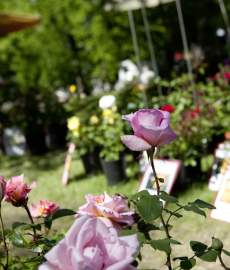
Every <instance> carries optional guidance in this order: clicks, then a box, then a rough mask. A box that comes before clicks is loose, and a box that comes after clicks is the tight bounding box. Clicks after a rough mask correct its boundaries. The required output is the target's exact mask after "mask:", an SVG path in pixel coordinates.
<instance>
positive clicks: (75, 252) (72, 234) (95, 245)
mask: <svg viewBox="0 0 230 270" xmlns="http://www.w3.org/2000/svg"><path fill="white" fill-rule="evenodd" d="M138 247H139V242H138V238H137V235H136V234H133V235H129V236H123V237H119V236H118V234H117V231H116V230H115V229H114V228H107V227H106V225H105V224H104V223H103V222H102V221H101V220H100V219H99V218H90V217H89V216H87V215H85V216H83V217H80V218H78V219H77V220H76V221H75V222H74V224H73V225H72V227H71V228H70V230H69V231H68V232H67V234H66V235H65V238H64V239H62V240H61V241H60V242H59V243H58V244H57V245H56V246H55V247H53V248H52V249H51V250H50V251H49V252H48V253H47V254H46V255H45V258H46V260H47V261H46V262H45V263H43V264H41V265H40V266H39V267H38V269H39V270H47V269H50V270H51V269H52V270H53V269H66V270H67V269H68V270H73V269H78V270H86V269H92V270H93V269H94V270H96V269H98V270H101V269H105V270H106V269H108V270H137V269H136V268H135V267H133V266H131V265H130V264H131V263H132V262H133V261H134V258H133V256H134V254H135V253H136V252H137V250H138Z"/></svg>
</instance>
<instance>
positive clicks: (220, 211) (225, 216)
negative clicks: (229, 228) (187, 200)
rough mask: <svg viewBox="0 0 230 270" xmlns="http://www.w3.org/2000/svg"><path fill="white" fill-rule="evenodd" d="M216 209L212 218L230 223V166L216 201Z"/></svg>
mask: <svg viewBox="0 0 230 270" xmlns="http://www.w3.org/2000/svg"><path fill="white" fill-rule="evenodd" d="M214 206H215V207H216V209H214V210H211V212H210V217H211V218H213V219H217V220H222V221H225V222H228V223H230V165H228V166H227V169H226V171H225V174H224V177H223V180H222V181H221V185H220V188H219V191H218V192H217V194H216V198H215V200H214Z"/></svg>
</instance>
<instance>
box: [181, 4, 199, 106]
mask: <svg viewBox="0 0 230 270" xmlns="http://www.w3.org/2000/svg"><path fill="white" fill-rule="evenodd" d="M176 7H177V13H178V18H179V24H180V30H181V36H182V42H183V46H184V51H185V56H186V58H185V60H186V64H187V68H188V73H189V79H190V84H191V87H192V92H193V102H194V105H195V106H196V107H197V106H198V104H197V95H196V89H195V83H194V78H193V72H192V64H191V61H190V58H189V50H188V43H187V38H186V33H185V27H184V20H183V15H182V10H181V5H180V0H176Z"/></svg>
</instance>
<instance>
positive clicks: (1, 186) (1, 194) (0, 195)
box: [0, 175, 6, 202]
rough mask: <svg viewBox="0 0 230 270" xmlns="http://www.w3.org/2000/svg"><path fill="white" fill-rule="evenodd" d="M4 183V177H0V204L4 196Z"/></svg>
mask: <svg viewBox="0 0 230 270" xmlns="http://www.w3.org/2000/svg"><path fill="white" fill-rule="evenodd" d="M5 188H6V182H5V181H4V176H3V175H0V202H1V201H2V200H3V198H4V196H5Z"/></svg>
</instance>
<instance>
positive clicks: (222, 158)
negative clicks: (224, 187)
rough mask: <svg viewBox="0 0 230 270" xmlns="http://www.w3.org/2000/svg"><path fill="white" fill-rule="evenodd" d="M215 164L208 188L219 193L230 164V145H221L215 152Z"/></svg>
mask: <svg viewBox="0 0 230 270" xmlns="http://www.w3.org/2000/svg"><path fill="white" fill-rule="evenodd" d="M214 157H215V160H214V164H213V166H212V172H211V176H210V179H209V183H208V188H209V189H210V190H212V191H218V190H219V188H220V184H221V181H222V179H223V176H224V173H225V170H226V167H227V166H228V164H230V144H229V143H221V144H219V145H218V148H217V149H215V152H214Z"/></svg>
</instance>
